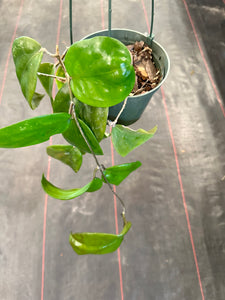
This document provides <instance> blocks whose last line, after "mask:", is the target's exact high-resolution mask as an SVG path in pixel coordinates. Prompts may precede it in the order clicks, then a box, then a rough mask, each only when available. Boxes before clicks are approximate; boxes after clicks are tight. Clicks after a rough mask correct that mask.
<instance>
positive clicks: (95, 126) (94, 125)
mask: <svg viewBox="0 0 225 300" xmlns="http://www.w3.org/2000/svg"><path fill="white" fill-rule="evenodd" d="M75 109H76V114H77V116H78V118H80V119H81V120H83V121H84V122H85V123H86V124H87V125H88V126H89V127H90V129H91V130H92V132H93V133H94V135H95V137H96V138H97V140H98V142H100V141H101V140H102V139H103V137H104V134H105V130H106V125H107V119H108V111H109V109H108V107H95V106H90V105H88V104H85V103H83V102H80V101H79V100H76V103H75Z"/></svg>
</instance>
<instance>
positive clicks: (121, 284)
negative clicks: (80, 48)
mask: <svg viewBox="0 0 225 300" xmlns="http://www.w3.org/2000/svg"><path fill="white" fill-rule="evenodd" d="M110 146H111V160H112V166H114V165H115V160H114V150H113V143H112V140H111V139H110ZM113 190H114V192H116V187H115V185H114V186H113ZM113 199H114V214H115V226H116V234H119V229H118V212H117V199H116V196H115V195H113ZM117 256H118V265H119V277H120V293H121V300H123V299H124V295H123V276H122V266H121V255H120V248H119V249H118V250H117Z"/></svg>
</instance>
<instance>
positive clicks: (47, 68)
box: [38, 63, 55, 100]
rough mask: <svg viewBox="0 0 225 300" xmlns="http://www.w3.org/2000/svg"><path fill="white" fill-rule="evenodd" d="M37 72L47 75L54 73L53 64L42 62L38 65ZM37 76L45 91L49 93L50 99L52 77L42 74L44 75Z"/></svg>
mask: <svg viewBox="0 0 225 300" xmlns="http://www.w3.org/2000/svg"><path fill="white" fill-rule="evenodd" d="M38 72H40V73H44V74H48V75H54V72H55V68H54V65H53V64H50V63H43V64H41V65H40V66H39V69H38ZM38 78H39V80H40V82H41V84H42V85H43V87H44V89H45V91H46V93H47V94H48V95H49V97H50V99H51V100H52V87H53V80H54V79H53V78H52V77H48V76H44V75H38Z"/></svg>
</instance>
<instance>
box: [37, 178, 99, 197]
mask: <svg viewBox="0 0 225 300" xmlns="http://www.w3.org/2000/svg"><path fill="white" fill-rule="evenodd" d="M41 184H42V187H43V189H44V191H45V192H46V193H47V194H48V195H49V196H51V197H52V198H56V199H60V200H71V199H74V198H76V197H79V196H81V195H82V194H84V193H85V192H93V191H97V190H98V189H100V188H101V187H102V180H101V179H100V178H94V179H93V180H92V181H91V182H89V183H88V184H86V185H85V186H83V187H82V188H78V189H70V190H64V189H61V188H58V187H56V186H55V185H53V184H52V183H51V182H49V181H48V180H47V179H46V178H45V176H44V175H42V180H41Z"/></svg>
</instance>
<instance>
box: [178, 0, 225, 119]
mask: <svg viewBox="0 0 225 300" xmlns="http://www.w3.org/2000/svg"><path fill="white" fill-rule="evenodd" d="M183 2H184V6H185V8H186V12H187V15H188V18H189V21H190V23H191V26H192V29H193V32H194V35H195V39H196V42H197V44H198V48H199V51H200V54H201V56H202V60H203V62H204V65H205V68H206V71H207V73H208V76H209V79H210V81H211V84H212V87H213V89H214V92H215V94H216V98H217V101H218V103H219V105H220V108H221V110H222V113H223V116H224V117H225V108H224V106H223V103H222V100H221V98H220V95H219V92H218V90H217V87H216V84H215V82H214V80H213V77H212V74H211V71H210V69H209V66H208V64H207V61H206V59H205V55H204V52H203V50H202V46H201V44H200V41H199V38H198V34H197V31H196V29H195V25H194V22H193V20H192V17H191V14H190V12H189V9H188V5H187V2H186V0H183Z"/></svg>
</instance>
